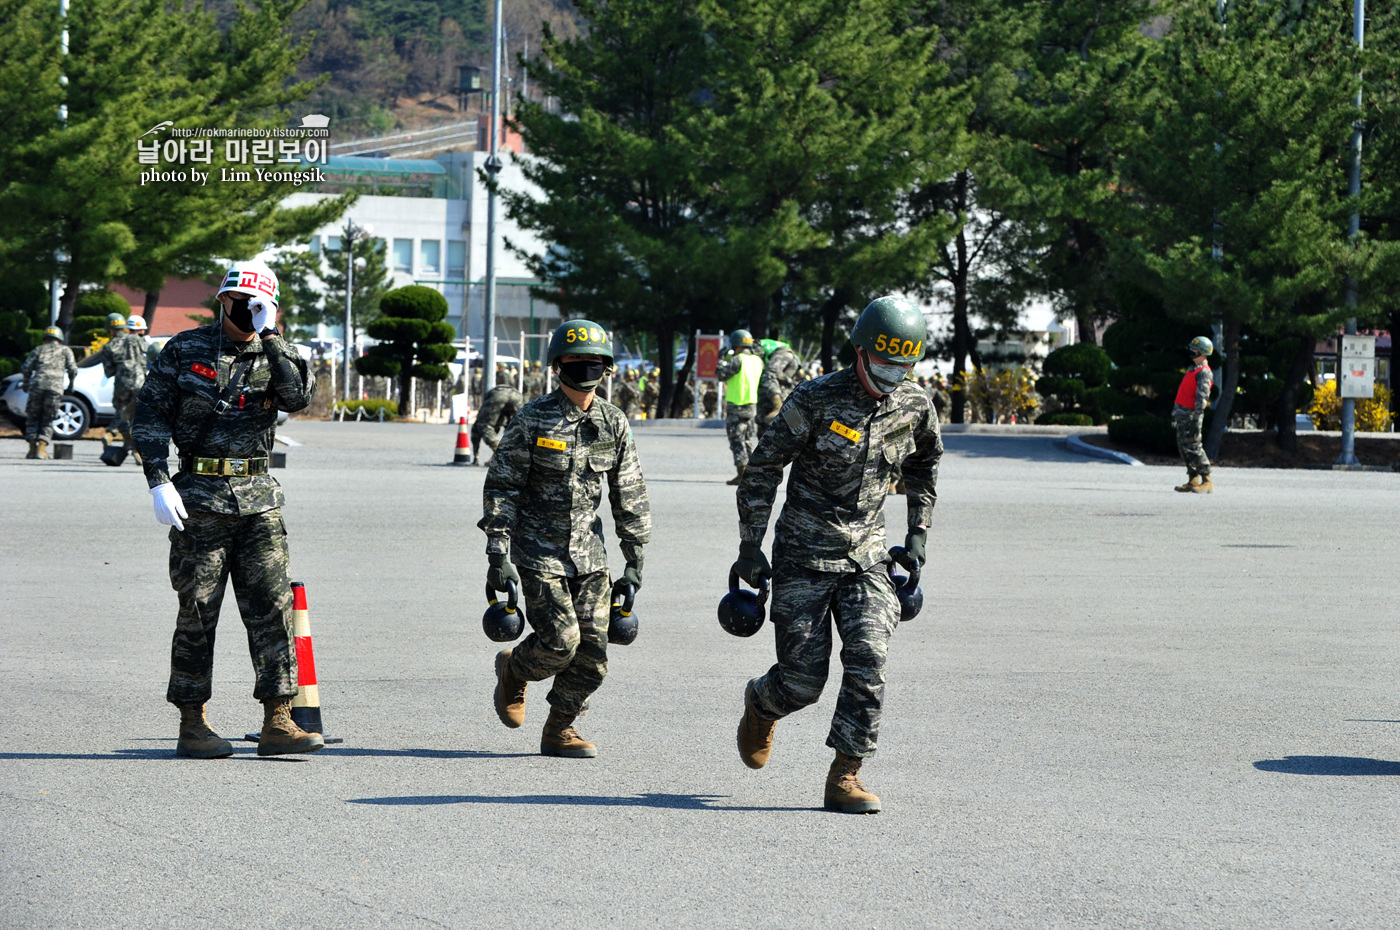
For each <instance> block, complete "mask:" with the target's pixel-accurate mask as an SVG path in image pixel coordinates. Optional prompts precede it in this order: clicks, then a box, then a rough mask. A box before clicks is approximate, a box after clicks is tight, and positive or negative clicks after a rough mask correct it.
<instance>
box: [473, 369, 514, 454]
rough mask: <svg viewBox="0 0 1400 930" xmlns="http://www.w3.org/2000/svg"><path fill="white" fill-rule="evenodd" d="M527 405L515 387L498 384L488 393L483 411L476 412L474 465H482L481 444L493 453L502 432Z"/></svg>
mask: <svg viewBox="0 0 1400 930" xmlns="http://www.w3.org/2000/svg"><path fill="white" fill-rule="evenodd" d="M524 405H525V398H524V397H523V396H522V395H521V393H520V392H519V391H517V390H516V389H515V385H513V384H507V383H504V382H502V383H498V384H497V385H496V386H495V387H493V388H492V389H491V390H489V391H487V392H486V399H485V400H484V401H482V402H481V409H480V410H478V411H477V412H476V422H474V423H472V464H473V465H480V464H481V444H482V442H483V441H484V442H485V443H486V447H487V448H488V449H490V450H491V451H492V452H495V451H496V443H498V442H499V441H500V438H501V430H503V429H505V427H506V424H508V423H509V422H510V421H511V418H512V417H514V416H515V415H516V413H518V412H519V410H520V408H521V407H523V406H524Z"/></svg>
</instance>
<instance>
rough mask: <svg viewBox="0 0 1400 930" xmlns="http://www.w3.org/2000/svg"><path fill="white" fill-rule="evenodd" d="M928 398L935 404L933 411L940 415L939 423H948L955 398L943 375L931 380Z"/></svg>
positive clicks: (935, 376)
mask: <svg viewBox="0 0 1400 930" xmlns="http://www.w3.org/2000/svg"><path fill="white" fill-rule="evenodd" d="M928 397H929V400H930V401H931V402H932V403H933V409H934V410H935V411H937V413H938V422H939V423H947V422H948V417H949V416H951V415H952V413H951V411H952V409H953V398H952V396H951V395H950V394H949V393H948V386H947V384H946V383H945V382H944V381H943V376H942V375H934V376H933V378H931V379H930V380H929V383H928Z"/></svg>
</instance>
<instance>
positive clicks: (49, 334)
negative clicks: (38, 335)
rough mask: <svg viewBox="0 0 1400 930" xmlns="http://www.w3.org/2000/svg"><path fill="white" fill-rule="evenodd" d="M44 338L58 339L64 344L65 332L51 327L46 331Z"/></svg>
mask: <svg viewBox="0 0 1400 930" xmlns="http://www.w3.org/2000/svg"><path fill="white" fill-rule="evenodd" d="M44 338H45V339H57V340H58V341H59V342H62V341H63V330H61V329H59V328H58V327H57V326H50V327H49V328H48V329H46V330H44Z"/></svg>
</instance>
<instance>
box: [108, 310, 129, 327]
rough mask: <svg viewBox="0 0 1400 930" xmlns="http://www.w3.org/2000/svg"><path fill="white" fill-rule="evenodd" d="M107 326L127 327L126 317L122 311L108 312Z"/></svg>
mask: <svg viewBox="0 0 1400 930" xmlns="http://www.w3.org/2000/svg"><path fill="white" fill-rule="evenodd" d="M107 328H108V329H126V317H124V316H122V315H121V314H120V313H109V314H107Z"/></svg>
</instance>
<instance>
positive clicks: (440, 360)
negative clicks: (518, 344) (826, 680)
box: [355, 284, 457, 416]
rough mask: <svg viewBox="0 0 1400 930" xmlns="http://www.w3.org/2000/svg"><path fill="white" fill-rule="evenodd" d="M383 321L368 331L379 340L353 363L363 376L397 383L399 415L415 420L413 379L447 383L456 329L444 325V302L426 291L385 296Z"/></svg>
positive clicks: (405, 290)
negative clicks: (448, 365) (391, 379)
mask: <svg viewBox="0 0 1400 930" xmlns="http://www.w3.org/2000/svg"><path fill="white" fill-rule="evenodd" d="M379 307H380V310H381V311H382V312H383V314H384V315H383V316H381V317H380V318H379V319H377V320H375V321H374V322H372V323H370V324H369V325H368V326H367V327H366V328H365V332H367V333H368V334H369V335H370V336H371V337H373V338H375V339H378V340H380V342H379V344H378V345H374V346H370V348H369V351H368V352H367V353H366V354H365V355H363V356H361V357H360V358H357V359H355V370H356V371H358V372H359V373H360V374H363V375H372V376H375V377H381V378H394V377H397V378H398V379H399V415H400V416H411V415H412V414H413V388H412V384H413V379H414V378H421V379H423V380H425V381H446V380H447V379H448V378H450V377H452V371H451V369H449V368H448V367H447V363H448V362H450V361H452V359H454V358H455V357H456V356H457V348H456V346H454V345H452V340H454V339H456V338H457V329H456V327H454V326H453V325H452V324H451V323H445V322H443V321H444V320H445V319H447V310H448V307H447V298H446V297H443V296H442V295H441V294H439V293H438V292H437V291H435V290H433V289H432V288H430V287H424V286H423V285H421V284H410V285H408V286H407V287H398V288H395V289H394V290H392V291H389V292H388V293H387V294H385V295H384V297H383V299H381V300H380V302H379Z"/></svg>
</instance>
